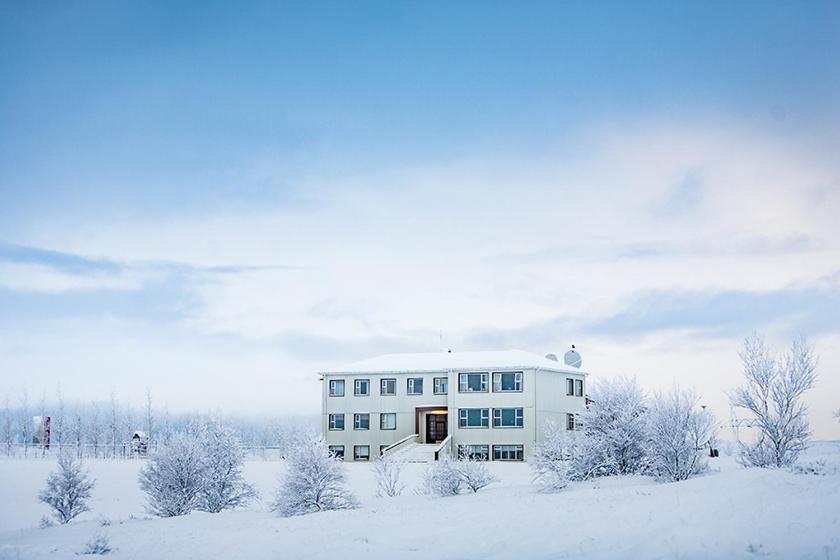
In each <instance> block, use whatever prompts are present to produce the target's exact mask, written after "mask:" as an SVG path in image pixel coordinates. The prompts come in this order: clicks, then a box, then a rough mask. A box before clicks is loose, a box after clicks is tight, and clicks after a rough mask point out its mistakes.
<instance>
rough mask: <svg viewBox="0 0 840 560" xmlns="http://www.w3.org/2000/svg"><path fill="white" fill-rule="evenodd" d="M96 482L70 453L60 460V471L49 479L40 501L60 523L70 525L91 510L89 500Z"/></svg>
mask: <svg viewBox="0 0 840 560" xmlns="http://www.w3.org/2000/svg"><path fill="white" fill-rule="evenodd" d="M94 485H95V481H93V480H91V479H90V478H89V476H88V473H87V471H86V470H84V469H82V464H81V462H79V461H78V460H77V459H74V458H73V456H72V455H71V454H69V453H62V454H61V455H60V456H59V458H58V470H57V471H55V472H52V473H50V475H49V477H47V487H46V488H44V489H43V490H41V492H40V494H38V500H39V501H41V502H44V503H45V504H47V505H48V506H50V507H51V508H52V510H53V515H54V516H55V518H56V519H57V520H58V522H59V523H69V522H70V521H71V520H72V519H73V518H74V517H76V516H77V515H79V514H80V513H84V512H86V511H88V510H89V508H88V500H89V499H90V492H91V490H93V487H94Z"/></svg>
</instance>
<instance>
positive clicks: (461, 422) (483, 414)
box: [458, 407, 490, 430]
mask: <svg viewBox="0 0 840 560" xmlns="http://www.w3.org/2000/svg"><path fill="white" fill-rule="evenodd" d="M471 410H478V411H480V412H479V422H480V424H481V425H479V426H470V425H469V421H470V412H469V411H471ZM458 428H459V429H461V430H486V429H488V428H490V409H489V408H485V407H466V408H459V409H458Z"/></svg>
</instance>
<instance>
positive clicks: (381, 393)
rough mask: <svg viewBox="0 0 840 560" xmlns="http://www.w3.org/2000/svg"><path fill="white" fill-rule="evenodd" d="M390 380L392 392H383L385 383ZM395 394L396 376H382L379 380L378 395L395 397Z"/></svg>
mask: <svg viewBox="0 0 840 560" xmlns="http://www.w3.org/2000/svg"><path fill="white" fill-rule="evenodd" d="M389 381H390V382H391V383H392V384H393V386H394V392H393V393H387V392H385V384H386V383H387V382H389ZM396 395H397V378H396V377H383V378H382V379H380V380H379V396H381V397H395V396H396Z"/></svg>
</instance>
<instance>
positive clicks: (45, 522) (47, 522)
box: [38, 515, 55, 529]
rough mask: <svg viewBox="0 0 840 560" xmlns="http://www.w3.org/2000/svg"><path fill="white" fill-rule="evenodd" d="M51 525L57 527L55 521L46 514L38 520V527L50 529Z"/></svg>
mask: <svg viewBox="0 0 840 560" xmlns="http://www.w3.org/2000/svg"><path fill="white" fill-rule="evenodd" d="M50 527H55V521H53V520H52V519H50V518H49V517H47V516H46V515H42V516H41V519H40V521H38V528H39V529H49V528H50Z"/></svg>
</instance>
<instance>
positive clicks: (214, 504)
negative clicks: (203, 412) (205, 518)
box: [199, 421, 257, 513]
mask: <svg viewBox="0 0 840 560" xmlns="http://www.w3.org/2000/svg"><path fill="white" fill-rule="evenodd" d="M203 435H204V437H203V441H202V445H203V446H204V453H205V457H204V465H203V467H204V477H203V478H204V481H203V484H202V487H201V505H200V507H199V509H201V510H203V511H206V512H209V513H218V512H220V511H222V510H225V509H234V508H238V507H242V506H244V505H245V504H247V503H248V502H250V501H251V500H253V499H255V498H256V497H257V492H256V490H255V489H254V487H253V486H251V485H250V484H248V483H247V482H245V479H244V477H243V476H242V463H243V460H244V452H243V451H242V446H241V445H240V442H239V438H238V437H237V436H236V433H235V432H234V431H233V430H232V429H231V428H228V427H226V426H223V425H222V424H221V423H220V422H218V421H212V422H210V423H209V424H208V425H207V426H206V427H205V429H204V430H203Z"/></svg>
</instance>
